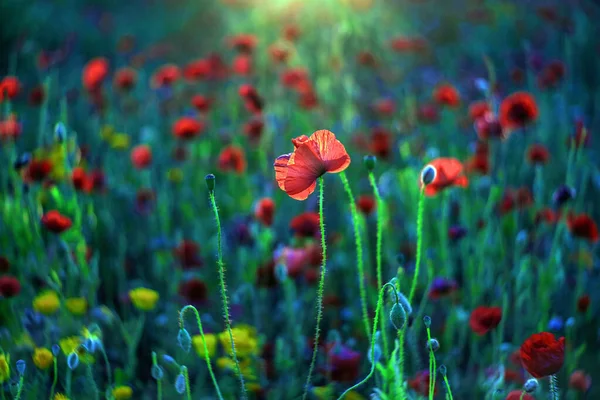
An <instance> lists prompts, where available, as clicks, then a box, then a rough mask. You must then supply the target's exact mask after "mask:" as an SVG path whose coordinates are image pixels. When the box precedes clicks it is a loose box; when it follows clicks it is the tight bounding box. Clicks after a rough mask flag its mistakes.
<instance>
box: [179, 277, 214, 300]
mask: <svg viewBox="0 0 600 400" xmlns="http://www.w3.org/2000/svg"><path fill="white" fill-rule="evenodd" d="M178 291H179V295H180V296H182V297H183V298H185V300H186V301H187V302H189V303H190V304H192V305H199V304H204V303H206V301H207V300H208V288H207V286H206V283H204V282H203V281H202V280H201V279H198V278H192V279H188V280H187V281H185V282H182V283H180V284H179V290H178Z"/></svg>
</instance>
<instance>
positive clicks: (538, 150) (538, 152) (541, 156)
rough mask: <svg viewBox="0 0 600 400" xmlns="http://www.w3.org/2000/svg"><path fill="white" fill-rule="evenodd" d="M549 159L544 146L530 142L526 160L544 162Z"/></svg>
mask: <svg viewBox="0 0 600 400" xmlns="http://www.w3.org/2000/svg"><path fill="white" fill-rule="evenodd" d="M549 159H550V153H549V152H548V149H547V148H546V146H544V145H541V144H532V145H531V146H530V147H529V149H528V150H527V160H528V161H529V162H530V163H533V164H546V163H548V160H549Z"/></svg>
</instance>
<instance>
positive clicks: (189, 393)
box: [181, 365, 192, 400]
mask: <svg viewBox="0 0 600 400" xmlns="http://www.w3.org/2000/svg"><path fill="white" fill-rule="evenodd" d="M181 369H182V371H183V377H184V378H185V396H186V398H187V400H192V389H191V388H190V377H189V375H188V369H187V367H186V366H185V365H184V366H183V367H181Z"/></svg>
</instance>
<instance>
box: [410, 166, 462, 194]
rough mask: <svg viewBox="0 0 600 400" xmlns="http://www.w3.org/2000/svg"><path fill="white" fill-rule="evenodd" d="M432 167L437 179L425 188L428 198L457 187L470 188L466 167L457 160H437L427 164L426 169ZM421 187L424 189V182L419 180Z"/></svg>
mask: <svg viewBox="0 0 600 400" xmlns="http://www.w3.org/2000/svg"><path fill="white" fill-rule="evenodd" d="M428 166H431V167H433V168H435V171H436V173H435V177H434V178H433V181H432V182H431V183H430V184H428V185H427V186H425V195H426V196H435V195H436V194H438V193H439V192H440V191H442V190H444V189H446V188H449V187H453V186H457V187H467V186H469V179H468V178H467V177H466V176H465V175H464V174H463V171H464V167H463V165H462V163H461V162H460V161H458V160H457V159H455V158H443V157H442V158H436V159H435V160H433V161H431V162H430V163H429V164H427V165H426V166H425V167H424V168H427V167H428ZM419 185H420V187H423V182H422V181H421V179H420V178H419Z"/></svg>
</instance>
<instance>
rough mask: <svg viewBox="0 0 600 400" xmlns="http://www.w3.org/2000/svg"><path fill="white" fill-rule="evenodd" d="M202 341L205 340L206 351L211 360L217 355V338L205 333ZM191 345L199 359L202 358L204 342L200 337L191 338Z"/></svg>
mask: <svg viewBox="0 0 600 400" xmlns="http://www.w3.org/2000/svg"><path fill="white" fill-rule="evenodd" d="M204 339H205V340H206V348H207V349H208V356H209V357H210V358H213V357H214V356H215V354H216V353H217V337H216V336H215V335H214V334H212V333H205V334H204ZM192 345H193V346H194V350H195V351H196V353H198V355H199V356H200V357H203V358H204V340H202V336H201V335H196V336H194V337H193V338H192Z"/></svg>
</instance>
